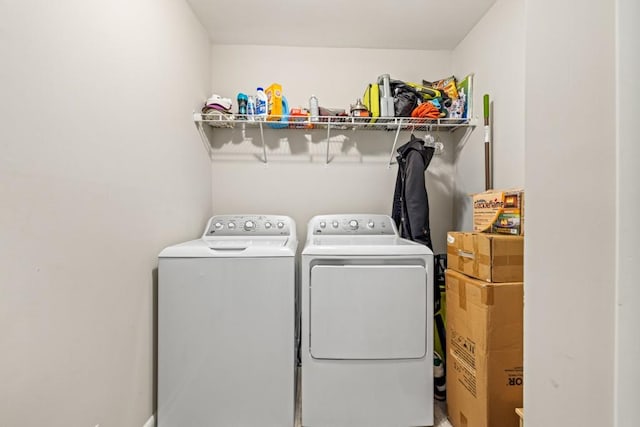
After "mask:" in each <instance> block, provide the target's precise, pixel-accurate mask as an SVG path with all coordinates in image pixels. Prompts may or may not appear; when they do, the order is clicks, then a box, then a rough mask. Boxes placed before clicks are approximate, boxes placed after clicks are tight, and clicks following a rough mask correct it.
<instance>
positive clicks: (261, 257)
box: [157, 215, 297, 427]
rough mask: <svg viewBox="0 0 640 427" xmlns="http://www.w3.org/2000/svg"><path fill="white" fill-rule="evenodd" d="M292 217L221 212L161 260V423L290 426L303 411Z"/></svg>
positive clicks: (173, 426)
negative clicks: (298, 404)
mask: <svg viewBox="0 0 640 427" xmlns="http://www.w3.org/2000/svg"><path fill="white" fill-rule="evenodd" d="M296 248H297V238H296V226H295V223H294V221H293V220H292V219H291V218H288V217H285V216H269V215H222V216H214V217H213V218H211V219H210V220H209V222H208V224H207V227H206V229H205V231H204V234H203V236H202V238H200V239H198V240H193V241H190V242H186V243H182V244H179V245H176V246H171V247H168V248H166V249H164V250H163V251H162V252H161V253H160V255H159V262H158V417H157V425H158V427H196V426H198V427H201V426H213V427H229V426H238V427H255V426H257V425H260V426H270V427H285V426H293V425H294V410H295V337H294V333H295V329H294V328H295V322H296V313H295V298H296V289H295V254H296Z"/></svg>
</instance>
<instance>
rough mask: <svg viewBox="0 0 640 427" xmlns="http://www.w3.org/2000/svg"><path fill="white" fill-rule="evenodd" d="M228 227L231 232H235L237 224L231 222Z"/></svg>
mask: <svg viewBox="0 0 640 427" xmlns="http://www.w3.org/2000/svg"><path fill="white" fill-rule="evenodd" d="M227 227H229V229H230V230H233V229H235V228H236V223H235V222H230V223H229V225H228V226H227Z"/></svg>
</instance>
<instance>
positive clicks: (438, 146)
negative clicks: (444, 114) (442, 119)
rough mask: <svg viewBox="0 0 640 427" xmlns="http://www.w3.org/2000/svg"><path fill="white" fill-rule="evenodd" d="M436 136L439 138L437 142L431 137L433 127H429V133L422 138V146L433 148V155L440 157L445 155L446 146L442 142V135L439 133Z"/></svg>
mask: <svg viewBox="0 0 640 427" xmlns="http://www.w3.org/2000/svg"><path fill="white" fill-rule="evenodd" d="M436 136H437V137H438V139H437V140H436V138H434V137H433V136H432V135H431V126H429V131H428V132H427V133H426V134H424V136H423V137H422V141H423V142H422V145H424V146H425V147H432V148H433V149H434V152H433V154H438V155H439V154H442V153H444V144H443V143H442V142H440V135H439V134H438V133H437V132H436Z"/></svg>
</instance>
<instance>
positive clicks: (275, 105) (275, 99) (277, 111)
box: [266, 83, 284, 121]
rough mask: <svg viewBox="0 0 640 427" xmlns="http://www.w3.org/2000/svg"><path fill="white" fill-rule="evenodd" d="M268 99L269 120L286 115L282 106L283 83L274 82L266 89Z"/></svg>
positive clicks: (275, 119)
mask: <svg viewBox="0 0 640 427" xmlns="http://www.w3.org/2000/svg"><path fill="white" fill-rule="evenodd" d="M266 93H267V100H268V112H269V117H267V120H269V121H278V120H280V118H281V117H282V116H283V115H284V111H283V108H282V85H280V84H278V83H273V84H272V85H271V86H269V87H268V88H267V90H266Z"/></svg>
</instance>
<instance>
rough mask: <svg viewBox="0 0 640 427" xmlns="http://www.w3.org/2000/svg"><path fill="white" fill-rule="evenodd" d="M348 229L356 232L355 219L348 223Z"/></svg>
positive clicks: (356, 223)
mask: <svg viewBox="0 0 640 427" xmlns="http://www.w3.org/2000/svg"><path fill="white" fill-rule="evenodd" d="M349 228H351V229H352V230H357V229H358V221H356V220H355V219H352V220H351V221H349Z"/></svg>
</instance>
